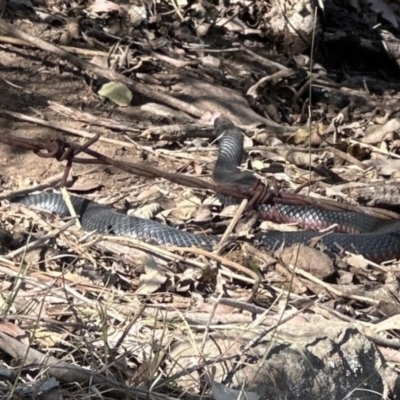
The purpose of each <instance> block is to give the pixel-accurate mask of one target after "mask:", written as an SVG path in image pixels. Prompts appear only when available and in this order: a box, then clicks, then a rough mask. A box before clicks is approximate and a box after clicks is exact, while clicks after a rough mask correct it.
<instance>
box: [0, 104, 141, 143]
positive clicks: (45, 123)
mask: <svg viewBox="0 0 400 400" xmlns="http://www.w3.org/2000/svg"><path fill="white" fill-rule="evenodd" d="M0 114H3V115H7V116H10V117H13V118H17V119H20V120H22V121H27V122H32V123H33V124H38V125H42V126H47V127H49V128H53V129H57V130H58V131H61V132H66V133H70V134H71V135H75V136H79V137H83V138H86V139H92V138H93V137H94V134H92V133H89V132H86V131H84V130H81V129H74V128H68V127H67V126H65V125H60V124H57V123H55V122H49V121H45V120H43V119H40V118H35V117H30V116H29V115H25V114H21V113H16V112H12V111H8V110H3V109H0ZM99 141H101V142H104V143H110V144H115V145H117V146H126V147H133V148H137V147H138V146H137V145H136V144H131V143H127V142H123V141H121V140H117V139H109V138H105V137H100V138H99Z"/></svg>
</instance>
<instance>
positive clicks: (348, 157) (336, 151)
mask: <svg viewBox="0 0 400 400" xmlns="http://www.w3.org/2000/svg"><path fill="white" fill-rule="evenodd" d="M327 151H331V152H332V153H333V154H334V155H335V156H338V157H340V158H342V159H343V160H346V161H347V162H349V163H350V164H354V165H357V167H358V168H360V169H361V170H362V171H365V170H366V169H368V168H369V167H368V165H365V164H364V163H363V162H361V161H359V160H357V158H355V157H353V156H351V155H350V154H347V153H345V152H343V151H341V150H339V149H335V148H334V147H330V148H328V149H327Z"/></svg>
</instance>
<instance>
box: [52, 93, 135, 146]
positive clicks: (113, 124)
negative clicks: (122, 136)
mask: <svg viewBox="0 0 400 400" xmlns="http://www.w3.org/2000/svg"><path fill="white" fill-rule="evenodd" d="M47 103H48V104H49V108H50V109H51V110H53V111H55V112H56V113H58V114H62V115H64V116H67V117H68V118H72V119H73V120H75V121H81V122H83V123H85V124H88V125H95V126H103V127H106V128H109V129H118V130H121V131H124V132H125V131H128V132H133V133H134V134H135V135H132V134H131V136H137V133H138V132H140V129H138V128H133V127H132V126H129V125H126V124H123V123H121V122H118V121H116V120H114V119H111V118H101V117H99V116H97V115H92V114H89V113H87V112H82V111H79V110H77V109H76V108H70V107H66V106H64V105H62V104H59V103H56V102H55V101H50V100H49V101H48V102H47ZM100 140H101V139H100Z"/></svg>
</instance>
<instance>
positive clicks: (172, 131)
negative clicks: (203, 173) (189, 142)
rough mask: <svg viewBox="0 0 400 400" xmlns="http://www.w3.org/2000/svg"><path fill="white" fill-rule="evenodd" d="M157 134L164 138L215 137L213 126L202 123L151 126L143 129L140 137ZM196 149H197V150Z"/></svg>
mask: <svg viewBox="0 0 400 400" xmlns="http://www.w3.org/2000/svg"><path fill="white" fill-rule="evenodd" d="M152 136H157V137H160V138H161V139H164V140H169V139H170V140H182V139H188V138H198V137H207V138H211V139H215V133H214V128H213V127H212V126H211V125H203V124H184V125H183V124H179V125H177V124H175V125H163V126H152V127H151V128H148V129H146V130H144V131H143V132H142V133H141V135H140V137H145V138H148V137H152ZM202 149H204V150H207V149H206V148H198V150H202ZM198 150H197V151H198Z"/></svg>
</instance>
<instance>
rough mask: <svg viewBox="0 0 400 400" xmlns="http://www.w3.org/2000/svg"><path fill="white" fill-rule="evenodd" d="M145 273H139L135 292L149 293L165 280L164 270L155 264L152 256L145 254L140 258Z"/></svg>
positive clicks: (154, 290) (158, 287)
mask: <svg viewBox="0 0 400 400" xmlns="http://www.w3.org/2000/svg"><path fill="white" fill-rule="evenodd" d="M141 262H142V263H143V264H144V269H145V273H144V274H141V275H140V282H141V285H140V287H139V288H138V289H137V290H136V292H135V294H150V293H154V292H156V291H157V290H158V289H160V287H161V286H162V285H163V284H164V283H165V282H166V281H167V277H166V276H165V273H164V271H163V270H162V269H161V268H160V267H159V266H158V265H157V263H156V261H155V260H154V257H153V256H151V255H149V254H146V255H145V256H143V257H142V258H141Z"/></svg>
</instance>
